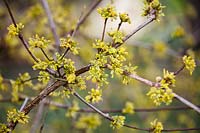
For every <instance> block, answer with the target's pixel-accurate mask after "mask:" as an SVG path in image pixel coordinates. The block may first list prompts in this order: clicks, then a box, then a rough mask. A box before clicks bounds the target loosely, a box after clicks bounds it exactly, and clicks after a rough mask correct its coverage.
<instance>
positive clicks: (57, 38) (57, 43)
mask: <svg viewBox="0 0 200 133" xmlns="http://www.w3.org/2000/svg"><path fill="white" fill-rule="evenodd" d="M41 3H42V6H43V8H44V10H45V12H46V14H47V17H48V21H49V26H50V28H51V31H52V33H53V36H54V40H55V43H56V49H57V50H58V51H60V40H59V37H58V34H57V32H56V25H55V23H54V21H53V17H52V14H51V11H50V9H49V5H48V2H47V1H46V0H41Z"/></svg>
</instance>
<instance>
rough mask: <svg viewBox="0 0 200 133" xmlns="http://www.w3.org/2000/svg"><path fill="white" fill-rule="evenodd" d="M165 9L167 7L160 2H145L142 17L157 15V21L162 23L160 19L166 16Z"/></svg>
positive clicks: (146, 0)
mask: <svg viewBox="0 0 200 133" xmlns="http://www.w3.org/2000/svg"><path fill="white" fill-rule="evenodd" d="M163 8H165V6H162V4H161V3H160V1H159V0H145V1H144V9H143V13H142V16H150V15H155V20H157V21H160V19H159V18H160V17H161V16H164V13H163V11H162V9H163Z"/></svg>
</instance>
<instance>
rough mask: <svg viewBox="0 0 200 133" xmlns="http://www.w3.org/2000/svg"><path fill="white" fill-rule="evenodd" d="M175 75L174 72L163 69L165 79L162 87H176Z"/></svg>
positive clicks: (162, 81)
mask: <svg viewBox="0 0 200 133" xmlns="http://www.w3.org/2000/svg"><path fill="white" fill-rule="evenodd" d="M175 82H176V80H175V75H174V73H173V72H169V71H168V70H165V69H163V79H162V80H161V82H160V83H161V85H163V86H165V87H166V86H169V85H172V86H174V85H175Z"/></svg>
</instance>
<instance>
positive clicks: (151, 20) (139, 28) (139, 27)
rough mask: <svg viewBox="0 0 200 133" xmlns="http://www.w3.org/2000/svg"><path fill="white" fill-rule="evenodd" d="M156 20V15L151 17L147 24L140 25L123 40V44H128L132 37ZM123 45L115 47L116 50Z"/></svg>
mask: <svg viewBox="0 0 200 133" xmlns="http://www.w3.org/2000/svg"><path fill="white" fill-rule="evenodd" d="M154 20H155V15H151V16H150V17H149V18H148V19H147V20H146V21H145V22H143V23H142V24H140V25H139V26H138V27H137V28H136V29H135V30H133V31H132V32H131V33H130V34H129V35H127V36H125V38H124V39H123V43H124V42H126V41H127V40H128V39H129V38H130V37H132V36H133V35H134V34H135V33H137V32H138V31H139V30H141V29H142V28H144V27H145V26H147V25H148V24H150V23H151V22H153V21H154ZM121 45H122V44H118V45H115V48H117V47H119V46H121Z"/></svg>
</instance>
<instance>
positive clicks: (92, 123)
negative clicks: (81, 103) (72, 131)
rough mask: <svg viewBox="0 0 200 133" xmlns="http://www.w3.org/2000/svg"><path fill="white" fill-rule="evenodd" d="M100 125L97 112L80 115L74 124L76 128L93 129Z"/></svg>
mask: <svg viewBox="0 0 200 133" xmlns="http://www.w3.org/2000/svg"><path fill="white" fill-rule="evenodd" d="M99 125H101V119H100V118H99V116H98V115H97V114H95V115H82V116H81V117H80V118H79V119H78V121H77V122H76V124H75V127H76V128H78V129H95V128H97V126H99Z"/></svg>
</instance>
